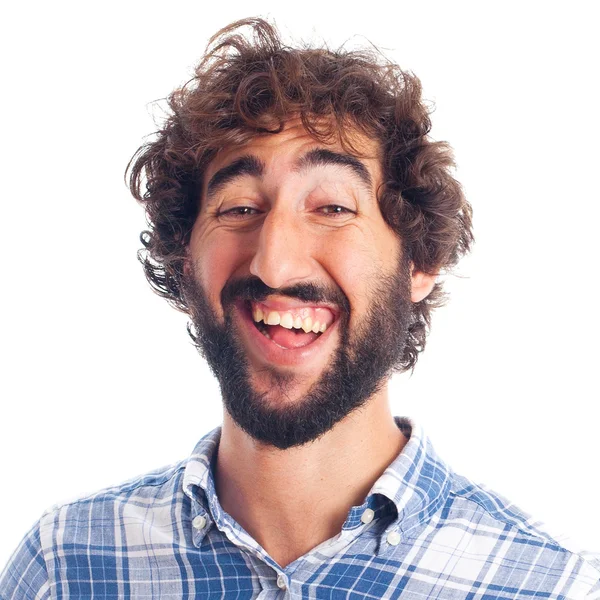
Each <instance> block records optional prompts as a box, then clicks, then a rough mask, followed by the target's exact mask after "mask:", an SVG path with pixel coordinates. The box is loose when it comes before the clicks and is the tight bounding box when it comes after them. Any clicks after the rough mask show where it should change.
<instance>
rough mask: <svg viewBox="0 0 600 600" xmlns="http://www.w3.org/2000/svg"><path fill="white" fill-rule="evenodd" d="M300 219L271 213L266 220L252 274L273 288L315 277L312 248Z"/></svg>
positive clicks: (251, 264)
mask: <svg viewBox="0 0 600 600" xmlns="http://www.w3.org/2000/svg"><path fill="white" fill-rule="evenodd" d="M300 221H301V218H300V217H299V216H298V215H295V214H293V213H291V212H288V211H283V210H277V209H271V211H269V213H268V214H267V216H266V217H265V219H264V221H263V222H262V225H261V227H260V230H259V231H258V239H257V241H256V249H255V253H254V256H253V257H252V261H251V263H250V272H251V273H252V275H255V276H256V277H259V278H260V279H261V280H262V281H263V283H264V284H265V285H268V286H269V287H271V288H275V289H278V288H282V287H289V286H291V285H294V284H295V283H298V282H299V281H301V280H306V279H307V278H309V277H310V275H311V273H312V268H313V267H312V264H313V263H312V258H311V244H310V238H309V237H308V235H307V234H308V232H306V231H303V230H302V225H301V222H300Z"/></svg>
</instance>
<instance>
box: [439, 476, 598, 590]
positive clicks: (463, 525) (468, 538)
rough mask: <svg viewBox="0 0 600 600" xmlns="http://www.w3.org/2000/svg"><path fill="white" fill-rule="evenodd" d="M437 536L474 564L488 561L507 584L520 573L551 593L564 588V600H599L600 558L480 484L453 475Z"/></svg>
mask: <svg viewBox="0 0 600 600" xmlns="http://www.w3.org/2000/svg"><path fill="white" fill-rule="evenodd" d="M439 532H444V533H440V535H441V536H442V537H443V536H446V537H449V538H452V542H451V543H457V541H458V543H459V544H460V546H461V547H463V548H465V551H466V552H467V553H469V552H473V556H474V557H475V558H476V557H483V556H485V557H487V558H486V561H487V562H491V563H493V564H494V568H495V569H497V570H498V571H504V572H505V575H506V576H507V578H508V576H509V575H512V577H514V574H515V573H516V572H518V571H520V572H521V573H523V574H524V575H526V577H527V578H528V579H529V580H531V579H532V578H533V579H535V580H537V581H538V582H542V581H543V582H544V585H546V586H549V587H550V588H552V589H553V590H558V589H559V588H560V586H564V589H565V590H566V589H569V590H570V593H569V594H568V595H567V596H565V597H569V598H570V597H575V598H576V597H582V598H588V597H589V598H592V597H593V598H596V594H598V598H600V554H597V553H593V552H588V551H586V550H583V549H581V548H579V547H578V546H577V545H576V544H575V543H574V542H573V541H572V540H570V539H569V538H568V537H566V536H564V535H559V534H558V533H557V532H554V531H553V530H552V528H551V527H549V526H548V525H546V524H545V523H543V522H542V521H539V520H536V519H534V518H533V516H532V515H530V514H529V513H527V512H525V511H524V510H522V509H521V508H519V507H518V506H516V505H515V504H513V503H512V502H511V501H510V500H509V499H508V498H506V497H505V496H503V495H502V494H499V493H498V492H496V491H494V490H492V489H491V488H489V487H488V486H486V485H484V484H481V483H475V482H473V481H471V480H470V479H468V478H466V477H464V476H462V475H457V474H454V473H453V476H452V480H451V487H450V492H449V495H448V498H447V502H446V504H445V506H444V509H443V527H441V528H440V529H439ZM443 541H444V540H443V539H442V540H438V543H439V542H443ZM448 541H450V540H448ZM592 593H593V595H591V596H587V595H586V594H592Z"/></svg>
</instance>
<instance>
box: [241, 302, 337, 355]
mask: <svg viewBox="0 0 600 600" xmlns="http://www.w3.org/2000/svg"><path fill="white" fill-rule="evenodd" d="M277 309H278V310H277ZM247 310H248V312H249V313H250V315H251V317H252V322H253V324H254V327H256V329H258V331H260V333H261V334H262V335H264V336H265V337H266V338H268V339H269V340H271V341H272V342H274V343H275V344H277V345H278V346H279V347H280V348H284V349H286V350H291V349H295V348H303V347H305V346H308V345H310V344H312V343H313V342H315V341H316V340H317V339H318V338H319V337H321V336H322V335H323V334H324V333H325V331H327V329H328V327H330V326H331V325H332V324H333V322H334V321H335V315H334V313H333V312H332V311H331V310H330V309H328V308H325V307H311V306H306V305H304V306H295V307H281V306H273V305H267V304H263V303H256V302H248V303H247Z"/></svg>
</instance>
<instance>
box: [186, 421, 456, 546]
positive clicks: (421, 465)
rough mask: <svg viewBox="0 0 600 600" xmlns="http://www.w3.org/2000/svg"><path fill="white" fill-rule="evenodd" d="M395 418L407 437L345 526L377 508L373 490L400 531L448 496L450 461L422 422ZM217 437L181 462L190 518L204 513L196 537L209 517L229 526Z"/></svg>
mask: <svg viewBox="0 0 600 600" xmlns="http://www.w3.org/2000/svg"><path fill="white" fill-rule="evenodd" d="M395 420H396V424H397V425H398V428H399V429H400V430H401V431H402V433H403V434H404V435H405V436H406V437H407V438H408V441H407V443H406V444H405V446H404V448H403V449H402V452H400V454H399V455H398V456H397V457H396V458H395V459H394V461H393V462H392V463H391V464H390V465H389V466H388V467H387V469H386V470H385V471H384V473H383V475H381V477H379V479H378V480H377V481H376V482H375V484H374V485H373V487H372V488H371V491H370V492H369V494H368V496H367V498H366V500H365V503H364V505H363V506H362V507H354V508H353V509H352V510H351V512H350V514H349V516H348V520H347V521H346V525H345V526H344V528H348V527H349V526H353V525H354V522H355V521H356V525H358V521H359V519H360V516H359V515H360V514H361V513H362V511H363V510H364V508H365V507H372V508H375V506H376V504H377V502H376V495H377V494H380V495H382V496H384V497H385V498H387V499H388V500H389V501H391V503H393V505H394V506H395V509H396V511H397V513H396V518H394V519H393V520H392V521H391V523H390V526H389V527H388V530H389V529H398V530H399V531H401V532H402V533H406V532H407V531H409V530H411V529H413V528H414V527H417V526H418V525H419V524H421V523H423V522H425V521H427V520H428V519H429V518H430V517H431V515H432V514H434V513H435V512H436V511H437V510H438V509H439V507H440V505H442V504H443V503H444V502H445V501H446V499H447V497H448V494H449V492H450V484H451V475H452V473H451V470H450V467H449V466H448V465H446V463H444V462H443V461H442V460H441V459H440V458H439V457H438V456H437V454H436V452H435V450H434V449H433V446H432V445H431V442H430V441H429V439H428V437H427V436H426V434H425V432H424V431H423V429H422V427H420V426H419V425H417V424H416V423H415V422H414V421H413V420H412V419H409V418H407V417H396V418H395ZM220 438H221V428H220V427H217V428H216V429H214V430H213V431H211V432H210V433H208V434H207V435H205V436H204V437H203V438H202V439H201V440H200V441H199V442H198V444H197V445H196V447H195V448H194V451H193V453H192V455H191V456H190V457H189V459H188V461H187V464H186V467H185V473H184V476H183V490H184V493H185V494H186V495H187V496H188V497H189V498H190V499H191V501H192V518H194V517H196V516H198V515H201V516H204V517H205V518H206V519H207V525H206V527H205V528H204V529H203V531H200V532H198V531H196V532H195V533H194V536H195V537H194V542H195V543H199V542H200V541H201V539H202V538H203V537H204V535H205V534H206V532H207V531H208V529H209V528H210V524H211V520H212V521H214V522H215V523H216V524H217V526H218V527H219V529H226V528H230V527H231V523H229V519H226V517H225V513H224V511H223V509H222V508H221V505H220V504H219V501H218V499H217V494H216V489H215V482H214V478H213V471H212V467H211V466H212V462H213V460H214V458H215V457H216V451H217V449H218V446H219V440H220ZM354 513H356V514H354ZM357 517H358V518H357ZM351 524H352V525H351ZM238 527H239V526H238Z"/></svg>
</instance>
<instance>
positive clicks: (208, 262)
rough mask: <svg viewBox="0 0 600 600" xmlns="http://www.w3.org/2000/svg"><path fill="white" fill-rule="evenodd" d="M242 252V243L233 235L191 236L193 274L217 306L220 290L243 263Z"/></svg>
mask: <svg viewBox="0 0 600 600" xmlns="http://www.w3.org/2000/svg"><path fill="white" fill-rule="evenodd" d="M243 252H244V248H243V244H241V243H240V240H239V239H235V236H231V237H228V236H222V235H219V236H217V235H210V234H206V235H204V236H202V238H201V239H198V237H195V238H192V242H191V244H190V256H191V260H192V263H193V265H194V275H195V277H196V279H197V280H198V282H199V283H200V284H201V285H202V286H203V288H204V289H205V290H206V291H207V293H208V296H209V298H210V299H211V301H212V302H213V304H214V306H219V303H220V294H221V290H222V289H223V287H224V286H225V284H226V283H227V281H228V280H229V279H230V278H231V277H232V275H234V274H235V273H236V271H237V270H238V269H239V267H240V265H242V264H243V262H244V260H245V259H244V254H243ZM219 309H220V307H219ZM219 312H220V310H219Z"/></svg>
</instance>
